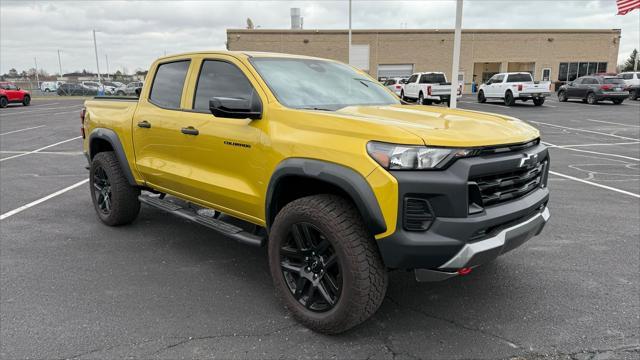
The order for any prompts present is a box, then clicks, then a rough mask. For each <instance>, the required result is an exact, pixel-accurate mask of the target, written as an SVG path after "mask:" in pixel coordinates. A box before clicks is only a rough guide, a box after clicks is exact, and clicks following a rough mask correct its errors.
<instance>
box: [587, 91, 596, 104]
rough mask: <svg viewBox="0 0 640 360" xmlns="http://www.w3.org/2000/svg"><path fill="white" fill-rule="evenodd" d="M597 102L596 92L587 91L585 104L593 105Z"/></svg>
mask: <svg viewBox="0 0 640 360" xmlns="http://www.w3.org/2000/svg"><path fill="white" fill-rule="evenodd" d="M597 103H598V99H597V98H596V94H594V93H589V94H588V95H587V104H589V105H595V104H597Z"/></svg>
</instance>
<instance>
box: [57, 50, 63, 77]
mask: <svg viewBox="0 0 640 360" xmlns="http://www.w3.org/2000/svg"><path fill="white" fill-rule="evenodd" d="M58 66H59V67H60V77H62V61H61V60H60V49H58Z"/></svg>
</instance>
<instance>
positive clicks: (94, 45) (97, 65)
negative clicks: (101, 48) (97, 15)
mask: <svg viewBox="0 0 640 360" xmlns="http://www.w3.org/2000/svg"><path fill="white" fill-rule="evenodd" d="M93 49H94V50H95V52H96V70H98V82H100V64H99V63H98V45H97V44H96V29H93Z"/></svg>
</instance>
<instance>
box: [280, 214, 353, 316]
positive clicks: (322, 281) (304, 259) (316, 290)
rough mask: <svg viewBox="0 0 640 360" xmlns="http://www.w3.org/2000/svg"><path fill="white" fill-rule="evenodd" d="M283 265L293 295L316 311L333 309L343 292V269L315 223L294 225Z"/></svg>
mask: <svg viewBox="0 0 640 360" xmlns="http://www.w3.org/2000/svg"><path fill="white" fill-rule="evenodd" d="M280 268H281V269H282V274H283V276H284V280H285V282H286V284H287V287H288V288H289V291H290V292H291V294H292V295H293V297H294V298H295V299H296V300H297V301H298V303H300V304H301V305H302V306H304V307H305V308H307V309H309V310H311V311H314V312H320V313H322V312H327V311H329V310H331V309H332V308H333V307H334V306H335V305H336V304H337V303H338V300H339V299H340V294H341V292H342V283H343V282H342V270H341V268H340V264H339V262H338V256H337V254H336V252H335V250H334V248H333V246H332V245H331V243H330V242H329V240H328V239H327V237H326V236H325V235H324V234H323V233H322V232H321V231H320V230H319V229H318V228H317V227H316V226H314V225H312V224H309V223H305V222H300V223H296V224H294V225H293V226H292V227H291V230H290V232H289V235H288V238H287V239H286V240H285V241H283V242H282V245H281V246H280Z"/></svg>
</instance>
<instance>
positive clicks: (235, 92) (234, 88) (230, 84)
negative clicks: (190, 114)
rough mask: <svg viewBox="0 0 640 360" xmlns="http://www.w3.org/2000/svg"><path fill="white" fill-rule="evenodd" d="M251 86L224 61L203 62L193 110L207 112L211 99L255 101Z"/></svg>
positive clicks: (240, 72) (244, 77)
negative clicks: (225, 98) (224, 98)
mask: <svg viewBox="0 0 640 360" xmlns="http://www.w3.org/2000/svg"><path fill="white" fill-rule="evenodd" d="M257 96H258V95H257V94H256V93H255V91H254V89H253V86H252V85H251V83H250V82H249V80H248V79H247V77H246V76H245V75H244V73H242V71H241V70H240V69H238V67H237V66H235V65H233V64H231V63H228V62H226V61H218V60H205V61H204V62H203V63H202V69H201V70H200V76H199V77H198V86H197V87H196V96H195V99H194V101H193V109H194V110H199V111H206V112H209V100H211V98H212V97H227V98H236V99H245V100H252V101H257V99H256V98H257Z"/></svg>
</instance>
